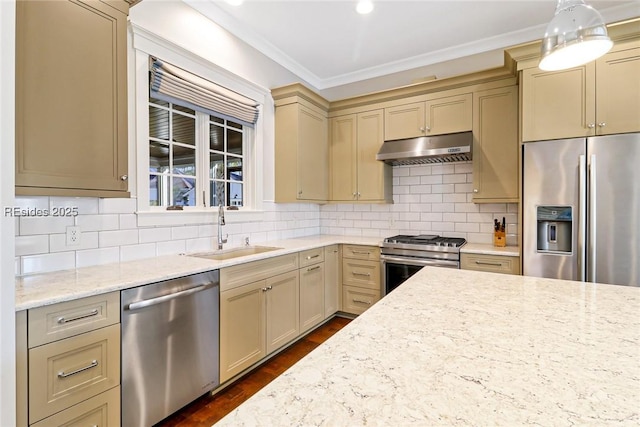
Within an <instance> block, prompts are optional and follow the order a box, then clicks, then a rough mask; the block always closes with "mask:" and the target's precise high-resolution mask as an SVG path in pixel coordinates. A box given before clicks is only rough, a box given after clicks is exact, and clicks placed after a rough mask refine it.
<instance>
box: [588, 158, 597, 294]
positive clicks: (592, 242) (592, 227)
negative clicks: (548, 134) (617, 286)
mask: <svg viewBox="0 0 640 427" xmlns="http://www.w3.org/2000/svg"><path fill="white" fill-rule="evenodd" d="M596 189H597V186H596V155H595V154H592V155H591V160H590V162H589V258H588V259H587V267H588V273H587V281H589V282H595V281H596V224H597V223H598V221H597V219H596Z"/></svg>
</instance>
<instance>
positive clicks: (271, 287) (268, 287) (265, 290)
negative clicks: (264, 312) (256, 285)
mask: <svg viewBox="0 0 640 427" xmlns="http://www.w3.org/2000/svg"><path fill="white" fill-rule="evenodd" d="M271 289H273V286H267V287H264V288H262V292H267V291H270V290H271Z"/></svg>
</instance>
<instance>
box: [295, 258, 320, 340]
mask: <svg viewBox="0 0 640 427" xmlns="http://www.w3.org/2000/svg"><path fill="white" fill-rule="evenodd" d="M323 320H324V263H323V262H322V263H319V264H316V265H311V266H309V267H305V268H301V269H300V332H301V333H302V332H305V331H308V330H309V329H311V328H312V327H314V326H315V325H317V324H318V323H320V322H322V321H323Z"/></svg>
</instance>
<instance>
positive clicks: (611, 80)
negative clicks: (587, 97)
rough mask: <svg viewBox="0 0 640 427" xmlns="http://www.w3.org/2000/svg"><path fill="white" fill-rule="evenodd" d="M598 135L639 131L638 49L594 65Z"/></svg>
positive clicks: (626, 51)
mask: <svg viewBox="0 0 640 427" xmlns="http://www.w3.org/2000/svg"><path fill="white" fill-rule="evenodd" d="M596 91H597V97H596V119H597V121H596V131H597V133H598V135H609V134H615V133H625V132H638V131H640V48H635V49H629V50H623V51H620V52H613V53H609V54H607V55H605V56H603V57H602V58H600V59H598V60H597V61H596Z"/></svg>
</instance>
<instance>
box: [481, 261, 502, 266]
mask: <svg viewBox="0 0 640 427" xmlns="http://www.w3.org/2000/svg"><path fill="white" fill-rule="evenodd" d="M476 264H478V265H491V266H493V267H502V263H501V262H486V261H476Z"/></svg>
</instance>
